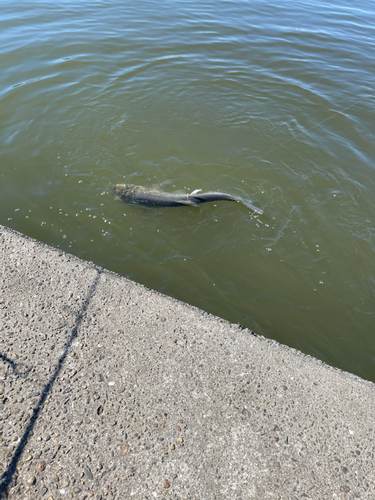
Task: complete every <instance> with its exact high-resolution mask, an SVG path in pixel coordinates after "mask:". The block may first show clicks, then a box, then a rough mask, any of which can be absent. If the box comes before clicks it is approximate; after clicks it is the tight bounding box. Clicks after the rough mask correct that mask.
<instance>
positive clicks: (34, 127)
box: [0, 0, 375, 380]
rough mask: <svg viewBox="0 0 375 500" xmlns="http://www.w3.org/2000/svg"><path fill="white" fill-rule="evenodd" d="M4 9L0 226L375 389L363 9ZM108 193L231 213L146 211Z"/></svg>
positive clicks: (327, 5) (367, 38)
mask: <svg viewBox="0 0 375 500" xmlns="http://www.w3.org/2000/svg"><path fill="white" fill-rule="evenodd" d="M356 5H357V4H355V3H353V2H351V1H349V0H347V1H345V0H344V1H339V2H335V5H332V3H331V2H320V1H319V2H312V1H298V0H291V1H288V2H284V3H282V4H281V5H280V3H279V2H272V0H271V2H270V1H267V2H266V1H263V0H261V1H260V0H259V1H255V2H248V1H241V0H240V1H236V2H234V1H212V0H203V1H199V2H196V1H195V2H194V1H184V0H176V1H166V2H163V3H160V2H155V1H152V0H147V1H142V2H139V1H135V0H133V1H132V0H131V1H129V2H120V1H118V0H117V1H116V0H114V1H111V2H109V1H91V2H87V1H82V2H79V3H77V2H71V1H70V0H67V1H62V2H59V3H58V4H56V3H54V2H49V1H32V2H22V1H21V2H15V1H10V2H7V3H3V5H2V9H1V17H0V67H1V72H0V138H1V143H2V147H1V150H0V169H1V170H0V223H1V224H4V225H7V226H9V227H12V228H14V229H16V230H18V231H21V232H23V233H25V234H28V235H30V236H32V237H34V238H37V239H39V240H41V241H44V242H46V243H48V244H51V245H54V246H56V247H60V248H62V249H64V250H65V251H68V252H71V253H73V254H75V255H78V256H79V257H81V258H83V259H87V260H92V261H94V262H96V263H98V264H100V265H103V266H104V267H106V268H109V269H112V270H114V271H116V272H118V273H120V274H122V275H124V276H128V277H130V278H131V279H133V280H136V281H139V282H141V283H144V284H145V285H147V286H149V287H151V288H154V289H156V290H159V291H161V292H163V293H166V294H168V295H171V296H173V297H176V298H178V299H181V300H184V301H186V302H188V303H191V304H194V305H196V306H199V307H201V308H203V309H205V310H207V311H209V312H212V313H214V314H217V315H219V316H221V317H224V318H226V319H229V320H231V321H233V322H238V323H241V324H242V325H244V326H246V327H249V328H251V329H253V330H254V331H255V332H256V333H258V334H262V335H265V336H267V337H270V338H274V339H276V340H278V341H279V342H282V343H285V344H288V345H290V346H293V347H295V348H298V349H300V350H302V351H303V352H305V353H308V354H312V355H314V356H316V357H318V358H321V359H323V360H324V361H326V362H327V363H330V364H332V365H334V366H338V367H340V368H343V369H345V370H348V371H351V372H354V373H356V374H358V375H360V376H362V377H364V378H367V379H371V380H375V368H374V366H375V365H374V361H375V335H374V331H375V330H374V321H375V307H374V293H375V237H374V215H375V201H374V188H375V170H374V159H375V146H374V143H375V141H374V138H375V125H374V124H375V112H374V103H375V100H374V68H375V59H374V53H375V52H374V49H375V42H374V40H375V7H374V3H373V2H370V1H367V2H366V1H365V2H361V5H360V7H357V6H356ZM118 182H128V183H133V184H141V185H145V186H152V185H157V186H158V187H161V188H162V189H164V190H167V191H174V190H176V191H177V190H179V191H180V190H182V191H189V190H190V191H192V190H193V189H197V188H201V189H203V190H212V189H215V190H220V191H226V192H228V193H230V194H234V195H238V196H242V197H244V198H247V199H250V200H251V201H252V202H253V203H254V204H255V205H257V206H259V207H261V208H262V209H263V210H264V212H265V214H264V215H263V216H259V215H256V214H254V213H250V211H249V210H248V209H246V208H245V207H244V206H242V205H238V204H235V203H228V202H218V203H209V204H204V205H201V207H200V208H189V207H186V208H185V207H184V208H181V209H180V208H177V209H175V208H171V209H168V208H167V209H147V208H140V207H132V206H126V205H123V204H121V203H118V202H116V201H115V200H114V199H113V197H112V195H111V188H112V186H113V185H114V184H116V183H118Z"/></svg>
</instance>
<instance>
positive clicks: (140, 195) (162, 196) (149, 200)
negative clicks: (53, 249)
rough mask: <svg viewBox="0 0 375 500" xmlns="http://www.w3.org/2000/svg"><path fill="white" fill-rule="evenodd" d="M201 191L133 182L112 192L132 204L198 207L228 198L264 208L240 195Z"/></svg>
mask: <svg viewBox="0 0 375 500" xmlns="http://www.w3.org/2000/svg"><path fill="white" fill-rule="evenodd" d="M199 191H200V190H195V191H193V192H192V193H190V194H173V193H164V192H162V191H158V190H156V189H152V188H144V187H142V186H133V185H131V184H117V185H116V186H115V187H114V188H113V191H112V192H113V194H114V196H115V197H116V198H117V199H120V200H121V201H123V202H125V203H129V204H132V205H146V206H151V207H180V206H181V205H187V206H190V207H198V206H199V205H200V203H207V202H209V201H222V200H226V201H236V202H237V203H242V204H243V205H245V206H246V207H248V208H250V209H251V210H253V211H254V212H256V213H258V214H262V213H263V210H261V209H260V208H258V207H255V206H254V205H253V204H252V203H250V202H249V201H248V200H244V199H242V198H239V197H238V196H232V195H230V194H226V193H219V192H216V191H212V192H207V193H200V192H199Z"/></svg>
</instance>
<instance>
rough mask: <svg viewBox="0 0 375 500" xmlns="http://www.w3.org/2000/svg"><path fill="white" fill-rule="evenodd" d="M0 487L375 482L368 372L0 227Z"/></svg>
mask: <svg viewBox="0 0 375 500" xmlns="http://www.w3.org/2000/svg"><path fill="white" fill-rule="evenodd" d="M0 248H1V254H0V255H1V257H0V483H1V485H0V491H1V492H2V495H3V498H17V499H18V498H20V499H23V498H29V499H35V498H46V499H48V498H52V499H53V500H57V499H62V498H77V499H84V498H93V499H104V498H116V499H117V498H118V499H128V498H129V499H130V498H135V499H141V498H142V499H153V498H170V499H238V500H240V499H242V500H244V499H293V500H295V499H302V498H312V499H328V498H329V499H331V498H338V499H344V498H345V499H355V498H362V499H364V498H373V496H374V494H375V467H374V438H375V422H374V418H375V417H374V416H375V385H374V384H372V383H371V382H366V381H364V380H362V379H360V378H358V377H356V376H354V375H351V374H349V373H346V372H342V371H340V370H337V369H334V368H331V367H329V366H327V365H325V364H324V363H322V362H320V361H318V360H316V359H314V358H312V357H309V356H306V355H304V354H302V353H300V352H298V351H296V350H294V349H289V348H288V347H286V346H283V345H280V344H278V343H276V342H273V341H271V340H266V339H264V338H262V337H258V336H256V335H254V334H253V333H252V332H250V331H249V330H245V329H242V328H240V327H239V326H237V325H233V324H230V323H228V322H226V321H224V320H221V319H220V318H217V317H214V316H211V315H209V314H206V313H204V312H203V311H201V310H199V309H196V308H194V307H191V306H189V305H187V304H184V303H181V302H178V301H176V300H174V299H171V298H169V297H166V296H163V295H161V294H159V293H157V292H154V291H151V290H148V289H147V288H145V287H143V286H141V285H139V284H136V283H133V282H131V281H129V280H127V279H125V278H123V277H120V276H118V275H116V274H114V273H111V272H108V271H106V270H104V269H102V268H99V267H97V266H95V265H93V264H91V263H88V262H83V261H81V260H80V259H78V258H76V257H73V256H71V255H68V254H65V253H63V252H61V251H59V250H56V249H53V248H51V247H48V246H46V245H44V244H42V243H39V242H37V241H35V240H32V239H30V238H27V237H25V236H23V235H21V234H19V233H17V232H15V231H12V230H10V229H8V228H5V227H3V226H0Z"/></svg>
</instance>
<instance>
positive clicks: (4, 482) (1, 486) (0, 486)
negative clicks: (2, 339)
mask: <svg viewBox="0 0 375 500" xmlns="http://www.w3.org/2000/svg"><path fill="white" fill-rule="evenodd" d="M97 273H98V274H97V275H96V277H95V279H94V281H93V283H92V285H91V286H90V288H89V293H88V294H87V297H86V299H85V301H84V303H83V305H82V308H81V310H80V311H79V312H78V314H77V319H76V322H75V324H74V327H73V329H72V333H71V335H70V337H69V338H68V340H67V341H66V343H65V347H64V349H63V354H62V355H61V357H60V359H59V361H58V363H57V366H56V369H55V371H54V373H53V374H52V376H51V378H50V379H49V381H48V382H47V384H46V385H45V387H44V390H43V392H42V394H41V397H40V399H39V401H38V403H37V405H36V406H35V407H34V409H33V414H32V416H31V419H30V422H29V423H28V425H27V428H26V430H25V432H24V434H23V436H22V438H21V441H20V442H19V444H18V446H17V448H16V450H15V452H14V455H13V458H12V460H11V462H10V464H9V466H8V468H7V470H6V471H5V472H4V474H3V475H2V477H1V479H0V481H1V482H0V498H5V495H6V492H7V491H8V488H9V486H10V483H11V481H12V478H13V475H14V473H15V471H16V468H17V464H18V461H19V459H20V456H21V453H22V451H23V449H24V448H25V446H26V444H27V442H28V439H29V436H30V432H31V431H32V430H33V428H34V425H35V422H36V420H37V418H38V417H39V413H40V411H41V409H42V407H43V404H44V403H45V401H46V399H47V396H48V394H49V393H50V392H51V390H52V387H53V384H54V383H55V380H56V379H57V377H58V376H59V373H60V371H61V368H62V366H63V364H64V361H65V358H66V357H67V355H68V352H69V347H70V346H71V343H72V341H73V339H74V338H75V336H76V335H77V332H78V329H79V327H80V325H81V322H82V318H83V316H84V314H85V312H86V311H87V308H88V306H89V304H90V301H91V299H92V297H93V295H94V293H95V290H96V287H97V286H98V282H99V279H100V275H101V270H99V269H98V270H97ZM0 357H1V359H3V360H4V361H5V362H7V363H9V364H10V366H11V367H12V369H13V371H14V373H15V374H18V372H17V365H16V363H14V361H12V360H11V359H9V358H8V357H6V356H4V355H3V354H0ZM4 494H5V495H4Z"/></svg>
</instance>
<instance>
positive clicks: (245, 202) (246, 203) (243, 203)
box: [239, 198, 264, 215]
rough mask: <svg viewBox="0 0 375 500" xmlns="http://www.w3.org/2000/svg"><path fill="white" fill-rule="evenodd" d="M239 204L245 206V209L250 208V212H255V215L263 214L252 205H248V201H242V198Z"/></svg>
mask: <svg viewBox="0 0 375 500" xmlns="http://www.w3.org/2000/svg"><path fill="white" fill-rule="evenodd" d="M239 202H240V203H242V205H245V207H247V208H250V209H251V210H253V211H254V212H256V213H257V214H260V215H262V214H263V213H264V212H263V210H262V209H261V208H258V207H256V206H255V205H253V204H252V203H250V202H249V201H248V200H243V199H242V198H241V199H240V200H239Z"/></svg>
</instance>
